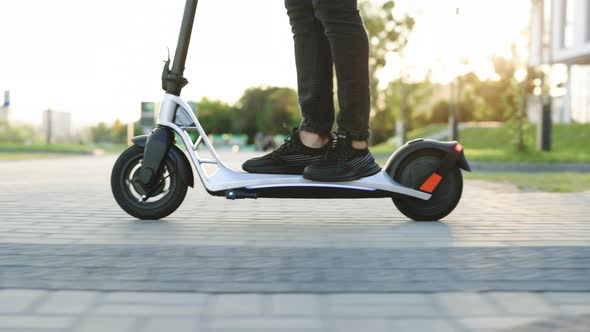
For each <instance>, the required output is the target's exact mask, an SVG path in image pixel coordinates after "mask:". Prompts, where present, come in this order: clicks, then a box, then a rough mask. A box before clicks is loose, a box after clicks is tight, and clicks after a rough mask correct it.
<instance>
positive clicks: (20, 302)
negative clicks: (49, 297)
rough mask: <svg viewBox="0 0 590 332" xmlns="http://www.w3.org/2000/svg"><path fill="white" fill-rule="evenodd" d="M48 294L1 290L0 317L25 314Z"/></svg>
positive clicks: (34, 291) (33, 291) (37, 291)
mask: <svg viewBox="0 0 590 332" xmlns="http://www.w3.org/2000/svg"><path fill="white" fill-rule="evenodd" d="M46 294H47V293H46V292H45V291H40V290H22V289H4V290H0V315H3V314H18V313H25V312H26V311H27V310H30V309H31V308H32V306H33V305H34V304H35V303H36V302H38V301H39V300H41V298H42V297H43V296H45V295H46Z"/></svg>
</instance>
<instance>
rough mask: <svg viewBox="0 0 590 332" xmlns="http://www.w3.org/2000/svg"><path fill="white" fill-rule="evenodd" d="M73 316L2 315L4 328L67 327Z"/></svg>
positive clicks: (71, 322)
mask: <svg viewBox="0 0 590 332" xmlns="http://www.w3.org/2000/svg"><path fill="white" fill-rule="evenodd" d="M73 321H74V320H73V318H72V317H43V316H33V315H19V316H0V328H2V329H13V330H15V331H16V330H19V329H67V328H70V327H71V326H72V324H73Z"/></svg>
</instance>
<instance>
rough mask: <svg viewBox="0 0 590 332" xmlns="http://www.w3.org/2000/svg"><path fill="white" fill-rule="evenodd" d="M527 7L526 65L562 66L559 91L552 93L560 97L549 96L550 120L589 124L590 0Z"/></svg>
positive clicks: (545, 0) (538, 1)
mask: <svg viewBox="0 0 590 332" xmlns="http://www.w3.org/2000/svg"><path fill="white" fill-rule="evenodd" d="M531 3H532V9H531V30H530V42H531V48H530V55H529V64H530V65H531V66H538V65H542V64H562V65H565V70H564V72H565V74H566V75H564V79H563V80H562V81H563V82H560V83H563V88H562V89H554V90H562V91H563V93H561V95H555V94H554V96H553V97H554V98H553V103H552V104H553V108H552V110H553V119H554V121H557V122H566V123H568V122H572V121H575V122H590V0H532V1H531ZM553 72H554V73H555V70H554V71H553ZM558 72H559V71H558ZM533 105H534V103H533ZM532 117H533V118H534V117H535V115H534V114H533V115H532Z"/></svg>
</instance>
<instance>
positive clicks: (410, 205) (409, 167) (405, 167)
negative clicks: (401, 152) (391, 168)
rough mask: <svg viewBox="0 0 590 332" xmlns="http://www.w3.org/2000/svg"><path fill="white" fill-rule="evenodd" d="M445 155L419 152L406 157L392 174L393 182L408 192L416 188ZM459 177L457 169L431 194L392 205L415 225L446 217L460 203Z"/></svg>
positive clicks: (405, 198)
mask: <svg viewBox="0 0 590 332" xmlns="http://www.w3.org/2000/svg"><path fill="white" fill-rule="evenodd" d="M444 156H445V153H444V152H443V151H439V150H431V149H428V150H419V151H416V152H414V153H413V154H411V155H410V156H408V157H407V158H406V159H405V160H403V161H402V163H401V164H400V165H399V167H398V168H397V169H396V170H395V174H393V179H394V180H395V181H397V182H398V183H400V184H402V185H403V186H405V187H408V188H418V187H420V185H421V184H422V183H423V182H424V181H425V180H426V179H427V178H428V177H429V176H430V174H432V171H433V170H434V169H435V168H436V166H437V165H438V163H439V162H440V160H441V159H442V158H444ZM462 193H463V176H462V174H461V170H460V169H459V168H455V169H453V170H452V171H450V172H449V174H447V175H446V176H445V177H444V178H443V179H442V181H441V182H440V184H439V185H438V187H437V188H436V189H435V190H434V192H433V193H432V197H431V198H430V199H429V200H427V201H424V200H421V199H418V198H415V197H409V196H398V197H394V198H392V199H393V203H394V204H395V206H396V207H397V208H398V210H399V211H400V212H401V213H403V214H404V215H405V216H406V217H408V218H410V219H412V220H415V221H438V220H440V219H442V218H444V217H446V216H447V215H449V214H450V213H451V212H453V210H454V209H455V207H457V204H459V200H460V199H461V194H462Z"/></svg>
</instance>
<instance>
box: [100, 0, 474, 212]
mask: <svg viewBox="0 0 590 332" xmlns="http://www.w3.org/2000/svg"><path fill="white" fill-rule="evenodd" d="M197 3H198V0H187V1H186V4H185V9H184V16H183V19H182V25H181V29H180V36H179V38H178V44H177V47H176V52H175V55H174V62H173V64H172V68H170V58H168V60H167V61H166V62H165V65H164V70H163V73H162V88H163V90H164V91H165V92H166V93H165V94H164V98H163V101H162V103H161V108H160V113H159V119H158V122H157V128H155V129H154V130H153V131H152V132H151V133H150V134H149V135H144V136H137V137H135V138H133V139H132V142H133V145H132V146H131V147H130V148H128V149H127V150H126V151H125V152H123V153H122V154H121V156H120V157H119V158H118V160H117V161H116V163H115V165H114V167H113V171H112V174H111V189H112V192H113V195H114V197H115V200H116V201H117V203H118V204H119V206H120V207H121V208H122V209H123V210H125V211H126V212H127V213H128V214H130V215H132V216H134V217H136V218H139V219H161V218H164V217H166V216H168V215H170V214H171V213H173V212H174V211H175V210H176V209H177V208H178V207H179V206H180V204H181V203H182V202H183V200H184V198H185V195H186V192H187V189H188V187H194V185H195V181H194V175H193V169H192V167H191V162H190V161H192V165H194V168H195V170H196V172H197V174H198V176H199V178H200V179H201V182H202V184H203V186H204V187H205V189H206V190H207V192H208V193H209V194H211V195H214V196H221V197H226V198H227V199H230V200H235V199H245V198H251V199H255V198H262V197H265V198H384V197H388V198H392V200H393V202H394V204H395V205H396V207H397V208H398V209H399V210H400V212H402V213H403V214H404V215H405V216H407V217H409V218H411V219H413V220H416V221H436V220H439V219H442V218H444V217H445V216H447V215H448V214H449V213H451V212H452V211H453V210H454V209H455V207H456V206H457V204H458V203H459V200H460V198H461V194H462V191H463V178H462V174H461V170H460V169H463V170H466V171H470V167H469V164H468V163H467V160H466V159H465V155H464V151H463V147H462V146H461V145H460V144H459V143H457V142H440V141H435V140H429V139H416V140H413V141H411V142H408V143H406V144H405V145H403V146H402V147H401V148H399V149H398V150H397V151H396V152H395V153H394V154H393V155H392V156H391V157H390V158H389V160H388V162H387V164H386V165H385V167H383V168H382V170H381V171H380V172H379V173H377V174H375V175H372V176H369V177H366V178H362V179H359V180H355V181H349V182H315V181H310V180H306V179H304V178H303V176H302V175H280V174H251V173H245V172H236V171H234V170H232V169H230V168H229V167H228V166H226V165H225V164H224V163H223V161H222V160H221V159H220V157H219V155H218V154H217V152H216V151H215V148H214V147H213V145H212V144H211V141H210V140H209V138H208V137H207V134H206V132H205V130H204V129H203V127H202V126H201V124H200V122H199V120H198V119H197V116H195V113H194V112H193V110H192V109H191V107H190V106H189V105H188V104H187V103H186V102H184V101H183V100H182V99H181V98H180V93H181V91H182V88H183V87H184V86H186V85H187V84H188V81H187V79H186V78H185V77H184V76H183V74H184V68H185V63H186V57H187V53H188V48H189V43H190V38H191V33H192V29H193V23H194V19H195V13H196V9H197ZM191 134H192V136H194V137H196V139H193V138H192V137H191ZM175 137H179V138H180V141H181V143H182V144H183V145H184V147H185V150H186V154H188V158H187V155H186V154H185V152H183V150H182V149H181V148H179V146H178V145H176V144H175V143H176V142H175V139H176V138H175ZM201 146H203V147H204V150H206V151H208V152H209V154H210V156H211V157H209V158H204V157H202V156H201V153H200V151H199V147H201ZM189 158H190V161H189ZM208 164H210V165H214V167H215V168H216V170H215V171H214V172H208V171H207V169H205V167H204V166H205V165H208Z"/></svg>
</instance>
